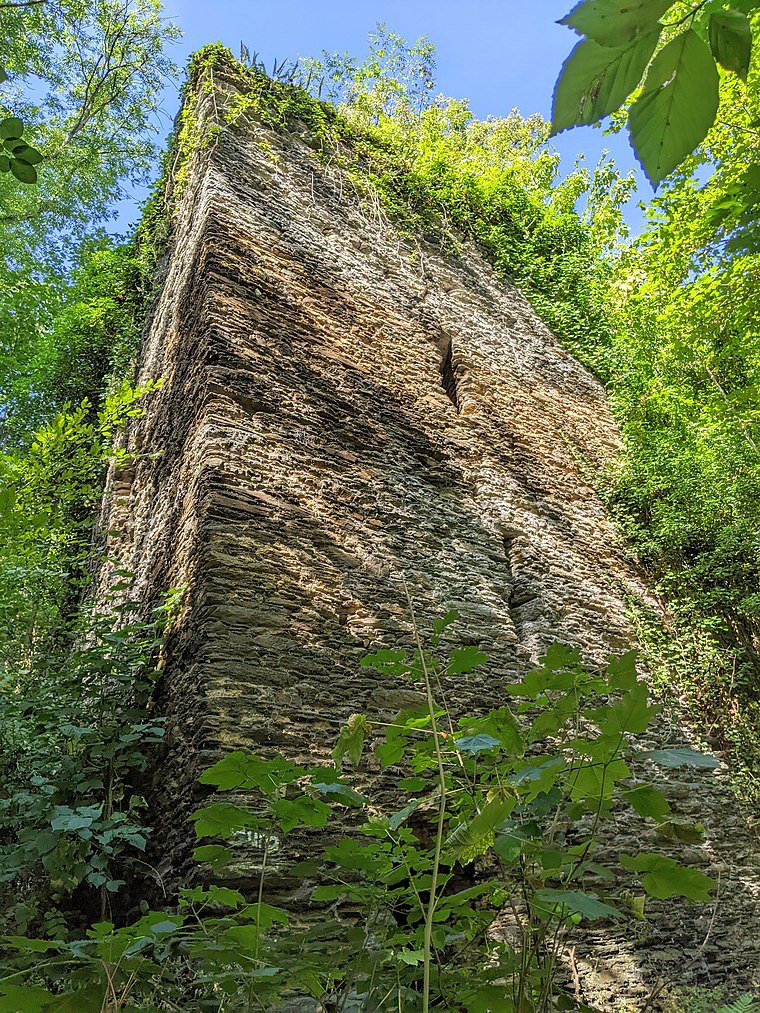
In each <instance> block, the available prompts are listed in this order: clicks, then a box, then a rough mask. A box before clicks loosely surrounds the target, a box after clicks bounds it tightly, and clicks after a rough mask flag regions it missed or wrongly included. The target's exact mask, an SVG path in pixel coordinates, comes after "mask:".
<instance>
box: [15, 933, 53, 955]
mask: <svg viewBox="0 0 760 1013" xmlns="http://www.w3.org/2000/svg"><path fill="white" fill-rule="evenodd" d="M3 939H4V940H5V942H6V943H8V944H9V946H12V947H13V948H14V949H15V950H29V951H31V952H32V953H44V952H45V951H46V950H60V949H61V948H62V947H63V946H64V945H65V944H64V943H61V942H59V941H58V940H51V939H31V938H30V937H29V936H3Z"/></svg>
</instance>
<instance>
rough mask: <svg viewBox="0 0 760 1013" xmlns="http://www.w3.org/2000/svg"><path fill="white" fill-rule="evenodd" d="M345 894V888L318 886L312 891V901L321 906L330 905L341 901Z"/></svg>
mask: <svg viewBox="0 0 760 1013" xmlns="http://www.w3.org/2000/svg"><path fill="white" fill-rule="evenodd" d="M345 893H346V887H345V886H317V887H315V888H314V889H313V890H312V891H311V899H312V900H313V901H316V902H317V903H319V904H329V903H331V902H332V901H334V900H339V899H340V898H341V897H343V896H344V894H345Z"/></svg>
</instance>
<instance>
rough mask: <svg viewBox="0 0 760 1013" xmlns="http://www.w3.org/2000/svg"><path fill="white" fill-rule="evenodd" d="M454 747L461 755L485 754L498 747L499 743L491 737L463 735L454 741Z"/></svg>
mask: <svg viewBox="0 0 760 1013" xmlns="http://www.w3.org/2000/svg"><path fill="white" fill-rule="evenodd" d="M454 745H455V746H456V747H457V749H459V750H460V751H461V752H463V753H487V752H488V751H489V750H491V749H495V748H496V747H497V746H500V745H501V741H500V740H499V739H495V738H494V737H493V735H484V734H480V735H463V736H462V738H461V739H456V740H455V741H454Z"/></svg>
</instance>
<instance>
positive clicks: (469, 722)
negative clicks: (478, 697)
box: [459, 707, 525, 756]
mask: <svg viewBox="0 0 760 1013" xmlns="http://www.w3.org/2000/svg"><path fill="white" fill-rule="evenodd" d="M459 727H460V728H461V729H462V731H463V732H464V734H465V736H472V737H476V736H478V735H485V736H486V738H492V739H496V740H497V742H498V743H499V744H500V745H501V746H502V748H503V749H504V750H505V751H506V752H507V753H509V754H510V755H517V756H521V755H522V754H523V752H524V748H525V746H524V743H523V740H522V734H521V731H520V725H519V724H518V721H517V718H516V717H515V716H514V714H513V713H512V711H511V710H510V709H509V707H499V708H498V709H497V710H493V711H489V712H488V714H486V715H485V716H484V717H482V718H472V717H464V718H461V719H460V720H459ZM459 741H460V742H461V741H462V740H461V739H460V740H459Z"/></svg>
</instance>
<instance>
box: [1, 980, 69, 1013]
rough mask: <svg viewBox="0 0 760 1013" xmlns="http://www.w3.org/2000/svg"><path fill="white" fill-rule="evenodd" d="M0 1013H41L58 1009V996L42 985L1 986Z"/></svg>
mask: <svg viewBox="0 0 760 1013" xmlns="http://www.w3.org/2000/svg"><path fill="white" fill-rule="evenodd" d="M0 989H1V990H2V993H3V994H2V995H0V1013H41V1011H42V1010H44V1009H46V1008H47V1009H56V1008H57V1007H56V1006H55V1005H54V1004H55V1003H56V1000H57V998H58V997H57V996H55V995H53V993H52V992H48V990H47V989H46V988H42V987H41V986H40V985H10V984H8V985H0Z"/></svg>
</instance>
